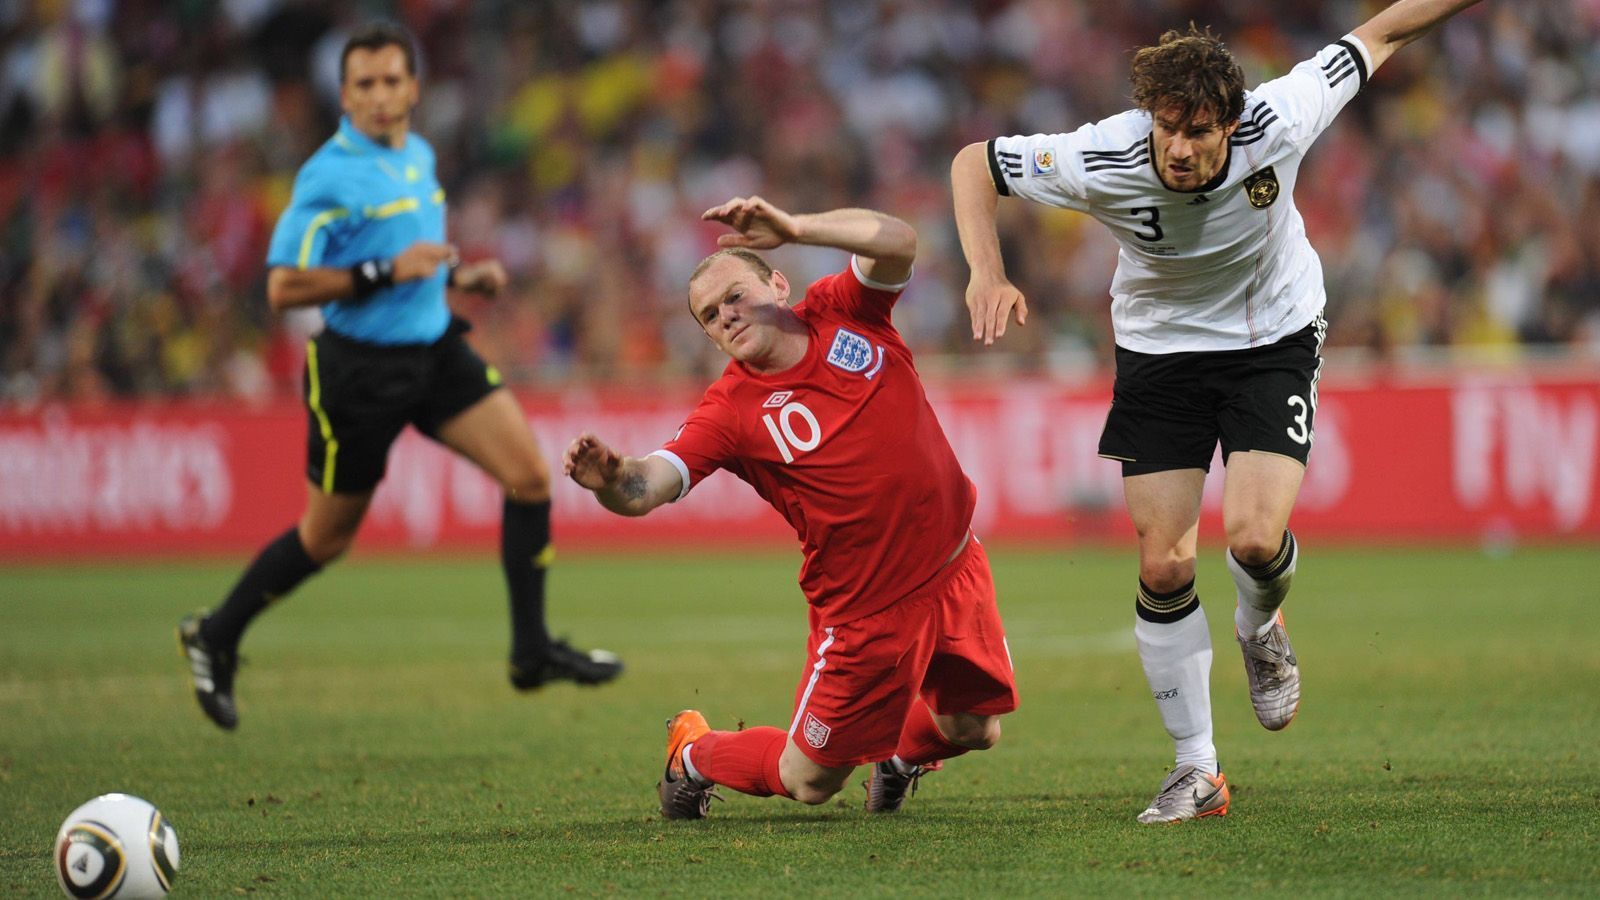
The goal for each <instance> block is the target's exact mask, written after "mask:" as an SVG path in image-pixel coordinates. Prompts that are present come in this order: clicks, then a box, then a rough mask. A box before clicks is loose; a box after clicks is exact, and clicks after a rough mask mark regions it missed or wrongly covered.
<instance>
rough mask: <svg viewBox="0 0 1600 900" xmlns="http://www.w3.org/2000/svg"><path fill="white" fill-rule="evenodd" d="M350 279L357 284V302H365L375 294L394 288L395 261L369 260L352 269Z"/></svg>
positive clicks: (357, 264)
mask: <svg viewBox="0 0 1600 900" xmlns="http://www.w3.org/2000/svg"><path fill="white" fill-rule="evenodd" d="M350 277H351V280H352V281H353V282H354V283H355V294H356V299H357V300H364V299H366V298H367V297H369V296H371V295H372V294H373V293H374V292H376V291H380V290H383V289H384V288H386V287H394V260H392V259H369V260H366V261H365V262H358V263H356V264H355V265H353V266H351V267H350Z"/></svg>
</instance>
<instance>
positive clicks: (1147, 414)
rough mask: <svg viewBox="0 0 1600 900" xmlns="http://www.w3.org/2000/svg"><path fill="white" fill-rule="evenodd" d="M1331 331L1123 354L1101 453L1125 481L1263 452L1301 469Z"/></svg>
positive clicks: (1314, 327) (1317, 323)
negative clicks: (1237, 346)
mask: <svg viewBox="0 0 1600 900" xmlns="http://www.w3.org/2000/svg"><path fill="white" fill-rule="evenodd" d="M1327 327H1328V326H1327V323H1326V322H1325V321H1323V318H1322V316H1321V315H1320V314H1319V315H1318V316H1317V317H1316V318H1315V319H1314V320H1312V322H1311V324H1309V325H1307V326H1306V327H1305V328H1302V329H1301V330H1299V331H1297V332H1295V333H1294V334H1291V335H1289V336H1288V337H1286V338H1283V339H1282V340H1280V341H1277V342H1276V343H1272V344H1268V345H1266V346H1264V347H1251V348H1250V349H1248V350H1218V351H1193V352H1183V353H1135V352H1134V351H1132V350H1124V349H1123V348H1121V347H1118V348H1117V380H1116V385H1115V386H1114V387H1113V388H1112V398H1111V412H1110V413H1108V414H1107V416H1106V427H1105V431H1104V432H1102V433H1101V435H1100V455H1101V456H1104V457H1106V458H1107V459H1115V460H1120V461H1121V462H1122V474H1123V475H1124V476H1127V475H1145V474H1149V473H1151V472H1164V471H1167V470H1170V469H1204V470H1206V471H1210V470H1211V459H1212V457H1213V455H1215V452H1216V447H1217V441H1219V440H1220V441H1222V459H1223V462H1224V464H1226V462H1227V460H1228V457H1229V456H1230V455H1231V454H1233V453H1234V452H1236V451H1240V450H1261V451H1265V452H1267V453H1276V454H1278V455H1279V456H1287V457H1290V458H1292V459H1295V460H1297V461H1299V462H1300V463H1301V464H1302V465H1304V464H1305V462H1306V459H1307V458H1308V457H1309V456H1310V454H1311V441H1312V437H1313V434H1312V419H1313V418H1314V417H1315V415H1316V411H1317V378H1318V376H1319V375H1320V374H1321V372H1322V339H1323V337H1324V336H1325V335H1326V334H1327Z"/></svg>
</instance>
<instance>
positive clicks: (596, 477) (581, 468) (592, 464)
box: [561, 431, 622, 491]
mask: <svg viewBox="0 0 1600 900" xmlns="http://www.w3.org/2000/svg"><path fill="white" fill-rule="evenodd" d="M621 469H622V456H621V455H620V454H618V453H617V451H615V450H613V449H611V448H610V447H609V446H607V445H606V444H605V442H604V441H601V440H600V439H599V438H597V437H595V436H594V435H593V434H591V433H590V432H587V431H586V432H584V433H583V434H580V435H578V436H577V437H575V438H573V439H572V443H571V444H568V445H567V452H566V453H564V454H562V457H561V471H562V472H563V473H564V474H565V475H566V476H567V477H568V478H571V479H572V480H573V481H576V482H577V483H578V484H579V485H580V486H582V487H585V488H587V489H589V490H591V491H598V490H600V489H602V488H605V487H608V486H610V485H611V484H614V483H615V482H616V480H617V474H618V472H619V471H620V470H621Z"/></svg>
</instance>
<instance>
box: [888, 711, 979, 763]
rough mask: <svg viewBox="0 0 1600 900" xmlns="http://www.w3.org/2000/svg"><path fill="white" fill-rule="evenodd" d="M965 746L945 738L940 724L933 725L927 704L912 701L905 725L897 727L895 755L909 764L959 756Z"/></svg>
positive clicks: (964, 749) (964, 750)
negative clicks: (898, 737) (898, 734)
mask: <svg viewBox="0 0 1600 900" xmlns="http://www.w3.org/2000/svg"><path fill="white" fill-rule="evenodd" d="M967 749H968V748H966V747H963V746H961V745H959V744H952V743H950V742H949V741H947V740H945V739H944V735H943V734H940V733H939V726H937V725H935V724H933V711H932V710H930V709H928V704H926V703H913V704H911V712H910V714H909V715H907V716H906V724H905V725H904V726H902V727H901V729H900V743H899V744H898V745H896V746H895V748H894V755H895V756H898V757H900V761H901V762H903V763H905V764H906V765H908V766H925V765H927V764H928V763H931V762H938V761H939V760H941V759H950V758H951V757H955V756H960V755H961V754H963V753H965V752H967Z"/></svg>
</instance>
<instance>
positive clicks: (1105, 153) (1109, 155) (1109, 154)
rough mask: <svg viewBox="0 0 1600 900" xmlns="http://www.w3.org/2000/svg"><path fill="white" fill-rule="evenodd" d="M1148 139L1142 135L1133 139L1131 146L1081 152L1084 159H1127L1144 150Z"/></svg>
mask: <svg viewBox="0 0 1600 900" xmlns="http://www.w3.org/2000/svg"><path fill="white" fill-rule="evenodd" d="M1149 141H1150V138H1149V137H1142V138H1139V139H1138V140H1137V141H1134V142H1133V144H1132V145H1131V146H1129V147H1126V148H1124V149H1121V150H1085V151H1084V152H1083V158H1084V159H1086V160H1090V159H1127V158H1128V157H1130V156H1137V155H1138V154H1140V153H1142V152H1143V151H1144V146H1145V144H1147V143H1149Z"/></svg>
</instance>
